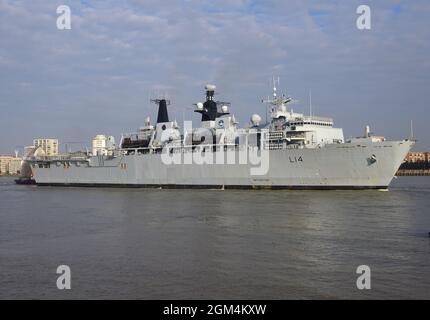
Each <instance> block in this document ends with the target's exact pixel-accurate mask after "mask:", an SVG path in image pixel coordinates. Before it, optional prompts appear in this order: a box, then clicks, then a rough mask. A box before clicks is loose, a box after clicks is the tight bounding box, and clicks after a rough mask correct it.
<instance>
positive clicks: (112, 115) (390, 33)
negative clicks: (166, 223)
mask: <svg viewBox="0 0 430 320" xmlns="http://www.w3.org/2000/svg"><path fill="white" fill-rule="evenodd" d="M61 4H66V5H69V6H70V8H71V11H72V29H71V30H63V31H60V30H58V29H57V28H56V18H57V14H56V8H57V6H58V5H61ZM361 4H367V5H369V6H370V8H371V10H372V29H371V30H367V31H360V30H358V29H357V28H356V19H357V17H358V15H357V14H356V9H357V7H358V6H359V5H361ZM429 16H430V2H429V1H424V0H423V1H418V0H415V1H395V0H393V1H385V0H378V1H374V0H373V1H367V2H363V1H354V0H351V1H316V0H315V1H309V0H291V1H285V0H279V1H275V0H266V1H255V0H254V1H248V0H220V1H195V0H182V1H173V0H164V1H156V0H130V1H125V0H122V1H117V0H115V1H113V0H103V1H89V0H86V1H65V0H63V1H52V0H51V1H48V0H46V1H45V0H35V1H9V0H0V97H1V98H0V111H1V116H0V135H1V139H0V153H2V154H4V153H12V152H13V150H14V149H15V147H16V146H20V145H29V144H31V142H32V139H33V138H34V137H58V138H59V139H60V142H63V143H65V142H75V141H76V142H84V143H86V144H89V143H90V141H91V138H92V136H94V135H96V134H97V133H105V134H112V135H115V136H116V137H117V138H118V139H119V136H120V134H121V133H122V132H130V131H133V130H134V129H136V128H137V127H139V126H140V125H141V124H142V123H143V121H144V119H145V117H146V116H147V115H150V116H151V117H152V119H154V118H155V115H156V108H155V106H154V105H151V104H150V103H149V99H150V97H154V96H155V95H157V93H160V92H166V93H168V95H169V97H170V98H171V100H172V106H171V108H170V113H171V117H172V118H176V119H177V120H178V121H181V120H182V118H183V117H185V118H186V119H192V120H195V121H196V125H197V124H198V120H199V117H198V115H196V114H193V113H192V112H191V110H190V107H191V106H192V104H193V103H195V102H197V101H201V100H202V99H203V95H204V92H203V87H204V85H205V84H206V83H215V84H216V85H217V88H218V96H217V98H218V99H220V100H223V101H230V102H231V103H232V108H231V111H232V112H233V113H234V114H235V115H236V119H237V120H238V121H239V122H240V124H241V125H247V123H248V122H249V117H250V115H251V114H252V113H260V114H262V115H263V114H264V107H263V105H262V104H261V103H260V101H261V98H263V97H265V96H266V95H267V94H268V93H269V79H270V77H271V76H272V75H276V76H280V77H281V87H282V89H283V90H286V91H287V93H288V94H291V95H293V96H294V97H296V98H297V99H298V100H299V102H298V103H297V104H296V105H294V107H293V108H294V110H296V111H302V112H305V113H307V112H308V92H309V90H312V100H313V110H314V113H315V114H319V115H322V116H332V117H334V118H335V123H336V125H337V126H340V127H343V128H344V134H345V136H346V137H348V136H358V135H361V134H362V132H363V130H364V129H363V128H364V126H365V125H366V124H369V125H371V128H372V129H373V131H374V132H375V133H376V134H380V135H385V136H386V137H387V138H390V139H401V138H406V137H408V135H409V124H410V120H413V121H414V131H415V135H416V137H417V138H418V140H419V142H418V145H417V148H416V149H421V150H424V149H426V150H428V149H430V138H429V135H428V120H429V115H430V112H429V110H428V106H429V100H430V98H429V94H428V92H427V90H428V89H427V88H428V84H429V80H430V61H429V56H430V55H429V53H430V43H429V39H430V22H429V19H428V17H429Z"/></svg>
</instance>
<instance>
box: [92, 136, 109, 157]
mask: <svg viewBox="0 0 430 320" xmlns="http://www.w3.org/2000/svg"><path fill="white" fill-rule="evenodd" d="M114 149H115V138H114V137H113V136H109V137H107V138H106V136H105V135H104V134H98V135H96V136H95V137H94V139H93V142H92V154H93V155H94V156H95V155H111V154H112V153H113V150H114Z"/></svg>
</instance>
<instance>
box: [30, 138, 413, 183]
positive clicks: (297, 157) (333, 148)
mask: <svg viewBox="0 0 430 320" xmlns="http://www.w3.org/2000/svg"><path fill="white" fill-rule="evenodd" d="M413 144H414V142H413V141H410V140H402V141H381V142H376V143H375V142H372V143H366V142H363V143H342V144H328V145H325V146H324V147H323V148H302V149H300V148H291V149H281V150H270V151H269V153H268V155H269V158H268V159H269V161H268V164H269V165H268V170H267V172H266V173H265V174H262V175H251V174H250V172H251V168H252V167H255V166H253V165H251V164H249V163H248V164H240V163H235V164H195V163H192V164H165V162H164V161H162V158H161V154H160V153H149V154H138V153H137V152H136V153H134V154H121V155H118V156H115V157H107V156H93V157H89V158H88V159H68V160H61V159H49V160H33V161H31V167H32V171H33V175H34V179H35V180H36V183H37V184H38V185H40V186H88V187H152V188H154V187H155V188H214V189H215V188H220V189H222V188H226V189H227V188H235V189H244V188H245V189H248V188H249V189H254V188H255V189H259V188H264V189H265V188H267V189H385V188H387V187H388V186H389V184H390V182H391V180H392V179H393V177H394V175H395V174H396V172H397V170H398V168H399V166H400V165H401V163H402V161H403V159H404V158H405V156H406V154H407V153H408V151H409V150H410V148H411V146H412V145H413ZM229 152H230V153H234V156H235V157H236V159H237V158H238V157H239V151H238V150H230V151H227V152H226V154H228V153H229ZM231 156H233V154H231ZM370 159H374V160H373V161H370Z"/></svg>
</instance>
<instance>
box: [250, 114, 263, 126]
mask: <svg viewBox="0 0 430 320" xmlns="http://www.w3.org/2000/svg"><path fill="white" fill-rule="evenodd" d="M260 122H261V117H260V116H259V115H258V114H256V113H254V114H253V115H252V116H251V123H252V124H253V125H254V126H258V125H260Z"/></svg>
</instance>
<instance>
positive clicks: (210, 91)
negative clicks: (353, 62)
mask: <svg viewBox="0 0 430 320" xmlns="http://www.w3.org/2000/svg"><path fill="white" fill-rule="evenodd" d="M215 90H216V87H215V85H206V87H205V93H206V100H205V102H198V103H196V104H195V109H194V112H197V113H199V114H201V125H200V126H199V127H198V128H193V127H192V126H191V125H190V123H188V124H186V123H185V124H184V127H183V128H182V130H181V128H179V126H178V123H177V122H176V121H171V119H169V115H168V105H170V101H169V100H168V99H166V98H163V97H162V98H158V99H154V100H151V101H152V102H153V103H155V104H156V105H158V115H157V121H156V123H154V124H152V123H151V121H150V119H149V118H147V119H145V121H144V126H142V127H141V128H139V130H138V131H137V132H134V133H130V134H124V135H123V136H122V138H121V142H120V144H119V147H118V148H117V149H116V150H114V152H112V153H111V154H109V155H103V154H97V155H92V154H87V155H86V156H84V157H79V158H75V159H73V158H67V157H66V158H64V157H63V158H61V157H58V158H49V159H41V158H34V159H31V160H30V163H31V167H32V170H33V174H34V178H35V180H36V182H37V184H39V185H69V186H127V187H161V188H190V187H200V188H302V189H303V188H306V189H307V188H309V189H345V188H346V189H355V188H359V189H366V188H378V189H379V188H387V187H388V185H389V184H390V182H391V180H392V178H393V176H394V175H395V173H396V171H397V169H398V168H399V166H400V164H401V163H402V160H403V159H404V157H405V156H406V154H407V152H408V151H409V149H410V147H411V146H412V145H413V143H414V141H412V140H401V141H387V140H385V139H384V138H382V137H373V136H372V135H371V134H370V131H369V129H366V132H365V135H364V136H363V137H360V138H357V139H350V140H347V141H346V140H345V138H344V135H343V130H342V129H341V128H336V127H334V121H333V119H331V118H325V117H318V116H314V115H312V114H310V115H304V114H301V113H296V112H294V111H293V110H292V109H291V108H289V105H290V104H291V103H292V102H294V100H293V98H292V97H290V96H286V95H280V96H278V95H277V88H276V86H275V85H274V87H273V94H272V97H271V98H268V99H266V100H265V101H264V102H265V103H267V104H268V105H269V108H270V110H269V111H270V121H269V122H268V123H265V124H262V123H261V117H260V116H259V115H257V114H254V115H252V116H251V122H250V125H249V126H247V127H244V128H240V127H239V126H238V122H237V121H236V119H235V117H234V115H232V114H231V113H230V108H231V105H230V103H227V102H221V101H216V100H215V99H214V96H215Z"/></svg>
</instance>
